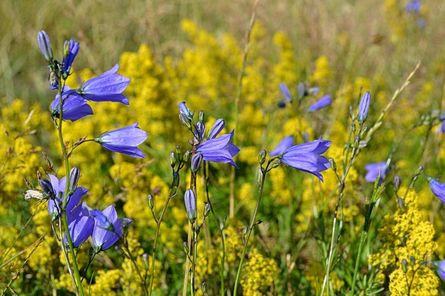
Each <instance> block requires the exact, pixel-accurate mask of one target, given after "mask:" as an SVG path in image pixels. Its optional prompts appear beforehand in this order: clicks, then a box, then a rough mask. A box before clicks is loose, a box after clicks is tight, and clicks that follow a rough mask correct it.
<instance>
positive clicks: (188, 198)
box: [184, 189, 196, 222]
mask: <svg viewBox="0 0 445 296" xmlns="http://www.w3.org/2000/svg"><path fill="white" fill-rule="evenodd" d="M184 204H185V209H186V211H187V217H188V218H189V220H190V222H194V221H195V219H196V196H195V193H194V192H193V190H191V189H187V190H186V191H185V193H184Z"/></svg>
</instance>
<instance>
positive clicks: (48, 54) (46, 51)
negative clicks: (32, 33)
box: [37, 31, 53, 62]
mask: <svg viewBox="0 0 445 296" xmlns="http://www.w3.org/2000/svg"><path fill="white" fill-rule="evenodd" d="M37 43H38V44H39V47H40V51H41V52H42V54H43V56H44V57H45V59H46V60H47V61H48V62H49V61H51V60H52V59H53V51H52V49H51V42H50V40H49V36H48V34H47V33H46V32H45V31H40V32H39V33H38V34H37Z"/></svg>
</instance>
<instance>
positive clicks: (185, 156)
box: [182, 150, 191, 162]
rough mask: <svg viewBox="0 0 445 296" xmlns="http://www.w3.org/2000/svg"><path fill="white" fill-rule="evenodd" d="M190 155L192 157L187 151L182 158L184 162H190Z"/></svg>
mask: <svg viewBox="0 0 445 296" xmlns="http://www.w3.org/2000/svg"><path fill="white" fill-rule="evenodd" d="M190 155H191V153H190V151H188V150H187V151H186V152H185V153H184V156H183V157H182V159H183V161H184V162H188V161H189V160H190Z"/></svg>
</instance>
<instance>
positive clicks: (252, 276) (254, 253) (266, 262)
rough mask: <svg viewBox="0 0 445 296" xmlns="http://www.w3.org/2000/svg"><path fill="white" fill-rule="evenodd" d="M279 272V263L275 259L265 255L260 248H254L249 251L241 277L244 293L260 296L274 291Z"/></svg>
mask: <svg viewBox="0 0 445 296" xmlns="http://www.w3.org/2000/svg"><path fill="white" fill-rule="evenodd" d="M277 272H278V265H277V263H276V262H275V261H274V260H273V259H270V258H267V257H264V256H263V255H262V254H261V253H260V252H259V251H258V249H256V248H253V249H252V250H251V251H250V253H249V259H248V260H247V262H246V265H245V266H244V272H243V278H242V279H241V286H242V287H243V295H246V296H259V295H267V294H268V292H272V291H273V288H274V283H275V280H276V275H277Z"/></svg>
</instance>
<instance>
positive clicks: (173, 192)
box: [148, 185, 177, 296]
mask: <svg viewBox="0 0 445 296" xmlns="http://www.w3.org/2000/svg"><path fill="white" fill-rule="evenodd" d="M172 186H173V185H172ZM176 193H177V187H176V186H175V187H173V188H171V189H170V194H169V196H168V198H167V200H166V201H165V203H164V206H163V207H162V210H161V215H160V216H159V218H156V216H155V213H154V211H153V217H154V218H155V221H156V234H155V239H154V242H153V251H152V253H151V267H150V284H149V288H148V295H150V296H151V293H152V291H153V281H154V276H155V256H156V248H157V246H158V238H159V234H160V233H161V223H162V221H163V219H164V216H165V212H166V211H167V208H168V205H169V203H170V201H171V200H172V199H173V197H175V196H176Z"/></svg>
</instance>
